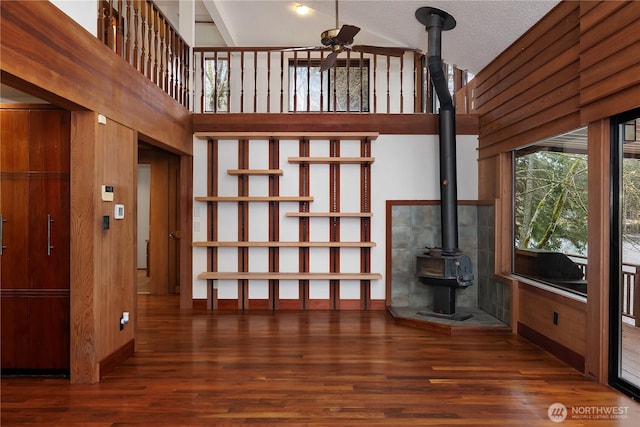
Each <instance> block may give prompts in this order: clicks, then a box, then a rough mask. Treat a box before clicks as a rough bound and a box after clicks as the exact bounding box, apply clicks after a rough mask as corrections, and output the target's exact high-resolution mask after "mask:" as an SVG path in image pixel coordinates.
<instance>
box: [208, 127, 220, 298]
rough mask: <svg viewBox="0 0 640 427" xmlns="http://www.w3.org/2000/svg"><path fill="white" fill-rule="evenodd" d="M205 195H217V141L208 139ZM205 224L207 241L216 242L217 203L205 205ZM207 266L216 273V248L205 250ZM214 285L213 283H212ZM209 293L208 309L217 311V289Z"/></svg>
mask: <svg viewBox="0 0 640 427" xmlns="http://www.w3.org/2000/svg"><path fill="white" fill-rule="evenodd" d="M207 150H208V151H207V157H208V159H209V161H208V162H207V175H208V179H207V194H211V195H214V196H217V195H218V182H219V180H218V176H217V174H216V171H217V170H218V140H217V139H209V144H208V148H207ZM207 222H208V224H209V230H208V231H207V239H208V240H209V241H216V240H218V203H215V202H214V203H208V204H207ZM207 265H208V266H209V271H218V248H216V247H210V248H207ZM212 282H213V283H215V281H212ZM208 289H209V293H208V295H207V299H208V300H209V301H208V307H210V309H212V310H217V309H218V289H217V287H215V286H213V285H211V286H208Z"/></svg>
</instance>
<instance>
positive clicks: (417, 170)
mask: <svg viewBox="0 0 640 427" xmlns="http://www.w3.org/2000/svg"><path fill="white" fill-rule="evenodd" d="M310 144H311V153H310V155H311V156H328V155H329V143H328V141H315V140H314V141H311V143H310ZM359 148H360V142H359V141H341V146H340V149H341V153H340V154H341V155H342V156H345V157H348V156H359ZM477 148H478V143H477V137H476V136H458V137H457V162H458V163H457V173H458V198H459V199H460V200H477V199H478V191H477V187H478V184H477V176H478V166H477ZM218 149H219V162H220V165H219V169H218V171H217V177H218V180H219V191H218V192H219V195H227V196H232V195H237V188H238V184H237V177H232V176H229V175H228V174H227V173H226V170H227V169H237V167H238V163H237V161H238V160H237V153H238V147H237V142H236V141H232V140H229V141H220V142H219V147H218ZM206 150H207V142H206V141H204V140H200V139H197V138H194V195H195V196H205V195H207V194H206V181H207V164H206V161H207V156H206ZM267 154H268V152H267V142H266V141H260V140H252V141H251V142H250V154H249V158H250V166H251V167H252V168H261V169H262V168H264V169H266V168H267V166H268V165H267V163H266V162H267V159H268V155H267ZM298 155H299V154H298V143H297V141H280V167H281V169H283V171H284V175H283V176H282V177H281V178H280V194H281V195H282V196H295V195H298V165H295V164H290V163H288V161H287V158H288V157H290V156H298ZM438 155H439V150H438V136H437V135H381V136H379V137H378V138H377V139H376V140H375V141H373V142H372V156H373V157H375V158H376V160H375V162H374V163H373V165H372V166H371V192H372V194H371V202H372V203H371V210H372V212H373V218H372V240H373V241H375V242H376V244H377V246H376V247H375V248H372V250H371V265H372V266H375V267H374V268H373V272H376V273H381V274H382V275H383V279H382V280H378V281H372V283H371V298H372V299H374V300H375V299H377V300H384V298H385V286H384V283H385V279H384V273H385V271H384V266H385V265H386V260H385V247H386V241H385V237H386V233H385V227H386V217H385V210H386V201H387V200H439V199H440V185H439V181H440V177H439V174H440V172H439V157H438ZM327 169H328V166H327V165H312V166H311V186H310V187H311V188H310V193H311V194H310V195H312V196H314V198H315V199H314V202H313V203H312V204H311V206H312V210H313V211H327V210H328V208H329V207H328V203H329V197H328V195H329V188H328V179H327ZM314 178H316V179H314ZM267 180H268V178H267V177H256V176H254V177H251V178H250V185H249V188H250V193H251V195H266V194H267V186H266V185H267ZM340 183H341V189H340V194H341V200H340V203H341V211H358V210H359V203H360V197H359V196H360V195H359V190H360V169H359V167H358V166H357V165H343V166H341V168H340ZM266 206H267V204H266V203H252V204H251V205H250V214H249V218H250V220H251V223H250V225H249V228H250V238H251V240H267V237H266V235H265V234H264V233H265V232H266V231H265V225H264V224H266V221H265V218H266V217H267V215H268V213H267V210H266ZM206 209H207V206H206V203H199V202H194V237H193V238H194V241H198V240H206V235H207V234H206V228H207V221H206V215H205V213H206ZM218 209H219V216H218V225H219V229H218V235H219V240H237V207H236V204H235V203H219V204H218ZM291 210H297V204H296V203H293V204H288V203H284V204H282V203H281V209H280V223H279V224H280V239H281V240H282V241H296V240H297V239H298V220H297V218H288V217H285V216H284V213H285V212H286V211H291ZM326 221H327V219H324V218H312V221H311V239H310V240H328V236H327V235H326V233H327V229H328V227H327V223H326ZM349 224H352V226H350V225H349ZM359 227H360V222H359V221H358V220H355V219H354V220H353V221H350V219H349V218H344V219H342V220H341V238H342V240H359V233H360V228H359ZM254 249H255V250H254ZM218 251H219V260H220V263H219V266H218V270H219V271H235V268H236V266H237V259H236V257H237V250H235V249H234V248H230V249H229V250H226V248H221V249H218ZM326 252H327V251H326V250H324V248H312V251H311V271H312V272H313V271H315V272H322V271H328V270H327V265H328V258H327V257H328V254H327V253H326ZM280 254H281V255H280V259H281V265H280V271H297V262H298V260H297V249H295V248H282V249H281V250H280ZM352 255H353V257H355V258H354V259H353V261H354V262H350V259H351V256H352ZM266 256H267V251H266V250H263V248H250V256H249V259H250V261H251V268H252V269H255V270H254V271H267V270H268V269H267V264H266ZM357 257H358V254H355V253H354V254H350V253H349V251H341V267H342V268H341V270H342V271H351V270H353V269H354V268H355V269H357V268H359V261H358V259H359V258H357ZM356 258H357V259H356ZM291 260H293V262H290V261H291ZM206 270H207V265H206V249H204V248H194V251H193V272H194V283H193V297H194V298H206V295H207V292H206V281H203V280H197V279H196V278H195V276H197V275H198V274H199V273H201V272H203V271H206ZM354 271H355V270H354ZM235 283H236V281H228V283H227V282H226V281H219V283H218V286H219V287H218V292H219V296H220V297H221V298H237V295H236V294H237V286H236V285H235ZM296 283H297V282H296ZM263 285H264V284H262V283H258V282H256V283H251V284H250V290H249V291H250V293H252V292H255V294H254V295H262V294H263V293H264V289H263V288H264V286H263ZM252 289H253V290H252ZM297 292H298V288H297V286H288V284H287V283H282V284H281V289H280V298H298V295H297ZM310 292H311V295H310V296H311V297H312V298H328V287H327V286H324V283H322V282H321V281H320V282H318V283H312V284H311V287H310ZM340 295H341V297H342V298H353V299H357V298H359V288H358V287H350V286H348V284H346V285H344V287H342V288H341V291H340ZM253 297H254V296H252V298H253Z"/></svg>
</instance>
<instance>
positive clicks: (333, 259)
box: [329, 58, 350, 310]
mask: <svg viewBox="0 0 640 427" xmlns="http://www.w3.org/2000/svg"><path fill="white" fill-rule="evenodd" d="M349 63H350V61H349V58H347V64H349ZM349 68H350V67H349V66H347V70H348V69H349ZM347 75H348V71H347ZM347 81H348V80H347ZM348 105H349V104H348V101H347V111H349V107H348ZM329 144H330V148H329V149H330V152H329V156H330V157H340V140H339V139H332V140H330V141H329ZM329 203H330V204H331V206H330V207H329V210H330V211H331V212H340V165H339V164H338V163H331V164H330V165H329ZM329 241H331V242H339V241H340V218H337V217H332V218H329ZM329 271H330V272H331V273H339V272H340V248H337V247H333V248H329ZM329 293H330V294H329V304H330V307H331V308H332V309H334V310H336V309H339V308H340V307H339V305H340V302H339V301H340V281H339V280H331V281H329Z"/></svg>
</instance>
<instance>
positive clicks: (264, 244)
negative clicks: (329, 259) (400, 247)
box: [193, 241, 376, 248]
mask: <svg viewBox="0 0 640 427" xmlns="http://www.w3.org/2000/svg"><path fill="white" fill-rule="evenodd" d="M193 246H194V247H204V248H222V247H224V248H237V247H264V248H276V247H290V248H373V247H375V246H376V243H375V242H211V241H208V242H193Z"/></svg>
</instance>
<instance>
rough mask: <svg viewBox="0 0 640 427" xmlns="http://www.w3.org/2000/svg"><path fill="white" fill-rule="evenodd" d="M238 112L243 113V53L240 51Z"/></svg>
mask: <svg viewBox="0 0 640 427" xmlns="http://www.w3.org/2000/svg"><path fill="white" fill-rule="evenodd" d="M240 112H241V113H244V52H243V51H240Z"/></svg>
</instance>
